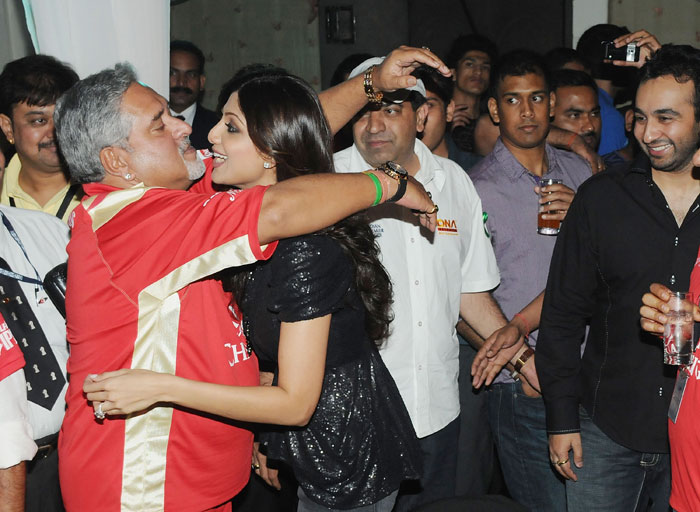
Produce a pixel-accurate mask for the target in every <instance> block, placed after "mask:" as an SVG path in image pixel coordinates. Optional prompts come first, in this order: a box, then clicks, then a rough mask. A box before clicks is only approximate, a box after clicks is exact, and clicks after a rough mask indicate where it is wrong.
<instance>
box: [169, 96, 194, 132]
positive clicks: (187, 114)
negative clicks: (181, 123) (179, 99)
mask: <svg viewBox="0 0 700 512" xmlns="http://www.w3.org/2000/svg"><path fill="white" fill-rule="evenodd" d="M168 109H169V110H170V115H171V116H173V117H177V116H182V117H184V118H185V122H186V123H187V124H189V125H190V126H192V123H193V122H194V116H195V115H196V114H197V102H196V101H195V102H194V103H192V105H190V106H189V107H187V108H186V109H185V110H183V111H182V112H180V113H179V114H178V113H177V112H174V111H173V109H171V108H169V107H168Z"/></svg>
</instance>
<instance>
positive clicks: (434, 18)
mask: <svg viewBox="0 0 700 512" xmlns="http://www.w3.org/2000/svg"><path fill="white" fill-rule="evenodd" d="M336 6H352V7H353V12H354V16H355V21H356V23H355V43H353V44H346V43H332V42H327V41H326V23H325V20H326V12H327V8H332V7H336ZM571 14H572V8H571V0H527V1H513V0H491V1H490V2H484V1H483V0H430V1H426V0H382V1H376V0H374V1H371V0H319V30H320V37H319V39H320V51H321V76H322V83H323V86H324V87H327V86H328V82H329V80H330V77H331V75H332V74H333V70H334V69H335V67H336V66H337V64H338V63H339V62H340V61H341V60H342V59H343V58H345V57H346V56H347V55H350V54H352V53H360V52H367V53H371V54H375V55H385V54H386V53H387V52H388V51H390V50H391V49H393V48H395V47H397V46H398V45H399V44H405V43H409V44H411V45H413V46H428V47H430V48H431V49H432V50H433V51H435V52H437V53H438V55H440V56H444V54H445V53H446V52H447V50H448V49H449V46H450V43H451V42H452V40H453V39H455V38H456V37H457V36H459V35H461V34H469V33H472V32H475V31H476V32H479V33H483V34H485V35H489V37H491V38H492V39H493V40H494V42H495V43H496V44H497V45H498V47H499V48H500V50H501V51H508V50H513V49H515V48H528V49H531V50H535V51H540V52H544V51H547V50H549V49H551V48H553V47H555V46H570V45H571ZM470 20H471V23H470Z"/></svg>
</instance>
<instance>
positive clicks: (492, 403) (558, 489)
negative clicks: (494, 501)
mask: <svg viewBox="0 0 700 512" xmlns="http://www.w3.org/2000/svg"><path fill="white" fill-rule="evenodd" d="M486 396H487V400H488V405H489V421H490V422H491V432H492V433H493V437H494V440H495V441H496V449H497V450H498V458H499V460H500V461H501V469H502V470H503V476H504V478H505V481H506V485H507V486H508V491H509V492H510V495H511V496H512V497H513V499H514V500H515V501H517V502H518V503H520V504H521V505H524V506H525V507H527V508H528V509H529V510H531V511H533V512H546V511H552V512H562V511H564V510H566V488H565V486H564V482H563V479H562V478H561V477H560V476H559V475H558V474H557V473H556V472H555V470H554V469H553V468H552V465H551V463H550V461H549V440H548V438H547V427H546V424H545V413H544V401H543V400H542V398H530V397H528V396H526V395H525V394H524V393H523V388H522V385H521V384H520V382H514V383H502V384H493V385H491V388H490V389H489V392H488V394H487V395H486ZM588 510H589V511H590V510H606V509H604V508H603V509H595V508H589V509H588Z"/></svg>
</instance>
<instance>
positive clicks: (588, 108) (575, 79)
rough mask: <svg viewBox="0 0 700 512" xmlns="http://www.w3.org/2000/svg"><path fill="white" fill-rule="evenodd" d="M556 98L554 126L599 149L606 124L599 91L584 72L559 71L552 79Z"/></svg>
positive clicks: (554, 73) (553, 74) (592, 147)
mask: <svg viewBox="0 0 700 512" xmlns="http://www.w3.org/2000/svg"><path fill="white" fill-rule="evenodd" d="M551 86H552V91H553V92H554V95H555V97H556V99H555V103H554V117H553V118H552V125H553V126H556V127H558V128H562V129H564V130H568V131H570V132H573V133H576V134H578V135H580V136H581V137H582V138H583V140H584V141H586V144H588V145H589V146H590V147H591V149H594V150H596V149H598V144H600V130H601V127H602V121H601V117H600V105H599V103H598V89H597V87H596V84H595V81H593V79H592V78H591V76H590V75H589V74H587V73H585V72H583V71H577V70H573V69H558V70H556V71H554V72H553V73H552V76H551Z"/></svg>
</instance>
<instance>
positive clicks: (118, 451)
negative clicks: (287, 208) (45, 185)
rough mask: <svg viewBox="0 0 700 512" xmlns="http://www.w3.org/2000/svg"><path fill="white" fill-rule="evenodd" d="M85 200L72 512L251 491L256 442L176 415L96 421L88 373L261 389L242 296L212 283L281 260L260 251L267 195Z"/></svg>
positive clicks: (164, 506)
mask: <svg viewBox="0 0 700 512" xmlns="http://www.w3.org/2000/svg"><path fill="white" fill-rule="evenodd" d="M209 181H210V177H209V175H207V177H206V178H205V181H204V183H205V184H206V183H207V182H209ZM202 188H205V187H204V186H203V185H202V186H199V189H202ZM84 189H85V193H86V195H87V197H86V198H85V199H84V200H83V202H82V203H81V205H80V206H78V207H77V208H76V209H75V211H74V216H73V218H72V228H73V230H72V236H71V241H70V243H69V244H68V247H67V251H68V256H69V257H68V283H67V294H66V316H67V334H68V341H69V342H70V346H71V354H70V358H69V360H68V372H69V374H70V385H69V387H68V392H67V394H66V402H67V411H66V416H65V420H64V422H63V426H62V428H61V435H60V442H59V450H60V478H61V490H62V492H63V499H64V502H65V506H66V509H67V510H75V511H81V512H82V511H87V510H104V511H113V510H149V511H150V510H153V511H155V510H166V511H167V510H204V509H208V508H211V507H214V506H217V505H220V504H221V503H223V502H225V501H226V500H228V499H230V498H231V497H232V496H234V495H235V494H236V493H237V492H238V491H239V490H240V489H241V488H242V487H243V486H244V485H245V484H246V482H247V480H248V476H249V474H250V460H251V450H252V434H251V433H250V432H249V431H248V430H244V429H242V428H239V427H238V426H236V424H235V422H233V421H228V420H224V419H222V418H218V417H211V416H209V415H206V414H200V413H196V412H193V411H188V410H183V409H180V408H173V407H168V406H163V407H154V408H152V409H150V410H149V411H148V412H145V413H143V414H135V415H131V416H129V417H128V418H126V419H124V418H107V419H105V420H102V421H97V420H96V419H95V417H94V415H93V409H92V407H91V406H90V405H89V404H88V402H87V401H86V400H85V397H84V395H83V392H82V386H83V381H84V380H85V377H86V376H87V375H88V374H91V373H101V372H105V371H110V370H117V369H119V368H145V369H149V370H154V371H158V372H166V373H173V374H176V375H178V376H181V377H186V378H189V379H194V380H199V381H207V382H214V383H219V384H226V385H234V386H253V385H257V384H258V383H259V380H258V365H257V360H256V359H255V357H254V356H252V355H251V356H249V355H248V353H247V352H246V342H245V337H244V335H243V332H242V328H241V325H240V322H239V321H238V319H237V318H235V317H234V316H233V314H232V313H231V312H230V311H229V308H228V305H229V298H230V296H229V294H227V293H225V292H224V291H223V289H222V287H221V283H220V282H219V281H217V280H215V279H212V278H211V277H209V276H210V274H213V273H215V272H218V271H220V270H222V269H224V268H228V267H233V266H238V265H244V264H248V263H252V262H254V261H255V260H258V259H264V258H268V257H269V256H271V254H272V252H273V250H274V247H275V245H274V244H271V245H270V246H268V247H267V248H261V247H260V246H259V243H258V239H257V233H258V227H257V226H258V215H259V212H260V206H261V202H262V198H263V194H264V192H265V189H264V188H262V187H256V188H254V189H251V190H246V191H230V192H223V193H217V194H214V195H211V194H209V193H207V194H201V193H196V192H195V193H193V191H192V190H190V191H189V192H186V191H179V190H169V189H164V188H145V187H134V188H131V189H125V190H123V189H117V188H113V187H110V186H106V185H103V184H95V183H92V184H88V185H85V186H84Z"/></svg>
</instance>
